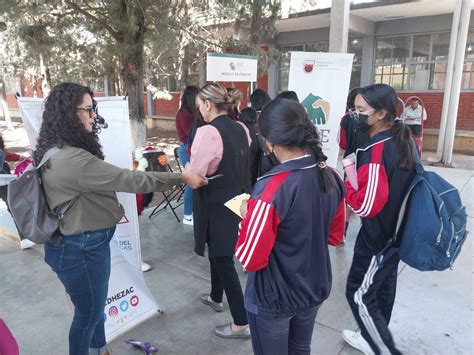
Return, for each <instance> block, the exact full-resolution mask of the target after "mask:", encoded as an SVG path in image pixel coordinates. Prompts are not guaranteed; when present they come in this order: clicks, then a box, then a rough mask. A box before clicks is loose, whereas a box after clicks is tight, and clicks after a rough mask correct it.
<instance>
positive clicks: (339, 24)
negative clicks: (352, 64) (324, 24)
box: [329, 0, 350, 53]
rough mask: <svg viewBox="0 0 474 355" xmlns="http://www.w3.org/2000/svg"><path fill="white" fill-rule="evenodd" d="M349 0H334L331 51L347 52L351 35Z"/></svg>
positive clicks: (330, 39) (330, 37) (332, 4)
mask: <svg viewBox="0 0 474 355" xmlns="http://www.w3.org/2000/svg"><path fill="white" fill-rule="evenodd" d="M349 11H350V1H349V0H332V3H331V27H330V29H329V52H336V53H347V39H348V37H349Z"/></svg>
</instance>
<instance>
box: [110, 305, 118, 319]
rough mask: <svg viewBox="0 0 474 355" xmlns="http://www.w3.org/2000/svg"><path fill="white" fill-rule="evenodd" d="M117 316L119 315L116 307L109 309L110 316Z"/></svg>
mask: <svg viewBox="0 0 474 355" xmlns="http://www.w3.org/2000/svg"><path fill="white" fill-rule="evenodd" d="M116 315H118V308H117V307H115V306H112V307H110V308H109V316H111V317H115V316H116Z"/></svg>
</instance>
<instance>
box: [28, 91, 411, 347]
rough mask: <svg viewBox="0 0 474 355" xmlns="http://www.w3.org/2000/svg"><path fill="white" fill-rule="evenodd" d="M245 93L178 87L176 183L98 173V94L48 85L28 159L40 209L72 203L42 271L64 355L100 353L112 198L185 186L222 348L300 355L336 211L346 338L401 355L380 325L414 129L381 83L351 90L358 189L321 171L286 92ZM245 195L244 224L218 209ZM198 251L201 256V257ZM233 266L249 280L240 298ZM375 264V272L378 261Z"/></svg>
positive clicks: (348, 126) (316, 144) (321, 291)
mask: <svg viewBox="0 0 474 355" xmlns="http://www.w3.org/2000/svg"><path fill="white" fill-rule="evenodd" d="M241 100H242V93H241V92H240V91H239V90H237V89H235V88H230V89H229V88H225V87H224V86H222V85H221V84H219V83H215V82H211V83H208V84H206V85H205V86H203V87H202V88H198V87H195V86H188V87H187V88H186V89H185V90H184V92H183V95H182V99H181V108H180V109H179V111H178V114H177V117H176V127H177V131H178V135H179V140H180V147H179V158H180V160H181V163H182V164H183V165H185V169H184V171H183V173H182V174H173V173H157V172H139V171H135V172H132V171H129V170H126V169H120V168H117V167H115V166H113V165H111V164H108V163H106V162H104V160H103V159H104V156H103V153H102V147H101V145H100V142H99V138H98V132H97V131H96V130H95V128H94V127H95V125H94V121H95V118H96V115H97V108H96V103H95V101H94V93H93V92H92V91H91V90H90V89H89V88H87V87H84V86H82V85H78V84H72V83H63V84H60V85H57V86H56V87H54V88H53V89H52V90H51V93H50V94H49V96H48V97H47V99H46V100H45V105H44V113H43V121H42V126H41V130H40V134H39V140H38V145H37V147H36V150H35V153H34V161H35V163H36V164H39V163H40V161H41V160H42V158H43V157H44V155H45V154H46V153H47V152H48V151H49V150H50V149H51V148H52V147H59V148H60V149H59V152H57V153H56V154H54V155H53V157H52V158H51V159H50V161H49V162H48V163H47V164H46V166H45V167H44V168H42V171H41V174H42V180H43V184H44V189H45V194H46V198H47V201H48V204H49V206H50V207H51V208H52V209H54V208H57V207H59V206H62V205H64V204H65V203H69V204H70V207H69V208H68V210H67V212H66V213H65V215H64V218H63V219H61V221H60V229H59V230H58V231H57V233H56V234H55V235H54V236H53V238H52V239H51V240H50V241H49V242H47V243H46V244H45V261H46V263H47V264H48V265H49V266H50V267H51V269H52V270H53V271H54V272H55V273H56V274H57V276H58V279H59V281H60V282H61V283H62V284H63V285H64V288H65V290H66V292H67V293H68V295H69V296H70V298H71V301H72V303H73V304H74V307H75V311H74V317H73V321H72V324H71V328H70V333H69V351H70V354H74V355H85V354H108V351H107V346H106V340H105V331H104V317H103V313H104V305H105V299H106V297H107V290H108V280H109V276H110V248H109V242H110V240H111V238H112V236H113V234H114V230H115V225H116V224H117V223H118V221H119V220H120V219H121V218H122V216H123V213H124V211H123V208H122V206H120V204H119V203H118V200H117V197H116V192H118V191H123V192H132V193H146V192H151V191H160V190H165V189H168V188H170V186H173V185H176V184H179V183H181V182H185V183H186V184H187V188H186V192H185V198H184V219H183V223H186V224H192V225H193V228H194V238H195V248H194V251H195V253H196V254H197V255H199V256H205V251H206V250H207V257H208V258H209V265H210V275H211V289H210V290H209V291H208V292H206V293H204V294H202V295H201V296H200V301H201V302H202V303H203V304H205V305H207V306H209V307H210V308H211V309H213V310H214V311H216V312H221V311H223V310H224V305H223V295H224V293H225V295H226V298H227V301H228V304H229V309H230V313H231V316H232V321H231V322H229V323H227V324H224V325H217V326H216V327H215V329H214V333H215V334H216V335H217V336H220V337H223V338H229V339H232V338H251V340H252V347H253V351H254V353H255V354H289V353H291V354H309V353H310V345H311V338H312V334H313V328H314V324H315V318H316V315H317V312H318V310H319V308H320V306H321V305H322V304H323V302H324V301H325V300H326V299H327V298H328V297H329V295H330V290H331V283H332V275H331V263H330V256H329V249H328V248H329V247H328V246H329V245H332V246H335V245H339V244H341V242H343V236H344V230H345V219H346V213H345V208H346V204H347V206H349V208H350V209H351V210H352V211H353V212H354V213H355V214H357V215H358V216H360V217H361V228H360V230H359V233H358V236H357V240H356V244H355V249H354V257H353V262H352V266H351V269H350V271H349V276H348V280H347V291H346V295H347V300H348V302H349V305H350V307H351V310H352V312H353V314H354V317H355V319H356V321H357V323H358V325H359V328H360V329H361V332H352V331H349V330H345V331H343V333H342V336H343V338H344V339H345V340H346V341H347V342H348V343H349V344H350V345H352V346H354V347H355V348H357V349H359V350H361V351H362V352H364V353H365V354H372V353H375V354H382V353H392V354H398V353H400V352H399V351H398V350H397V348H396V346H395V343H394V340H393V338H392V336H391V333H390V331H389V330H388V325H389V322H390V318H391V313H392V308H393V304H394V300H395V291H396V280H397V266H398V262H399V258H398V256H397V254H396V253H393V251H392V250H390V248H388V249H387V248H386V244H387V241H388V240H389V239H390V238H391V237H392V232H393V229H394V225H395V221H396V216H397V212H398V209H399V207H400V204H401V199H402V197H403V196H404V195H405V192H406V189H407V187H408V184H409V182H410V180H411V178H412V177H413V175H414V162H415V160H416V159H417V156H416V151H415V150H416V149H415V147H414V144H413V142H412V139H411V133H410V129H409V128H408V127H407V126H405V125H404V124H403V123H402V122H401V121H400V120H398V119H397V105H398V101H397V95H396V93H395V91H394V90H393V89H392V88H391V87H389V86H388V85H385V84H375V85H370V86H367V87H364V88H360V89H357V90H353V91H352V92H351V93H350V94H349V98H348V104H347V109H348V111H347V114H346V115H345V116H344V117H343V119H342V120H341V139H340V144H341V147H342V148H343V149H345V150H346V154H345V155H350V154H352V153H355V154H356V155H357V163H356V164H357V166H356V169H357V185H358V186H357V187H354V186H353V185H351V183H350V182H349V181H347V180H346V181H343V179H342V178H341V177H340V176H339V174H338V173H337V172H336V171H335V170H334V168H332V167H330V166H328V164H327V163H326V160H327V157H326V156H325V155H324V153H323V149H322V144H321V140H320V137H319V134H318V131H317V128H316V127H315V126H314V125H313V124H312V123H311V122H310V120H309V119H308V115H307V112H306V111H305V109H304V107H303V106H302V105H301V104H300V103H299V102H298V97H297V95H296V93H295V92H291V91H287V92H282V93H280V94H279V95H278V97H277V98H275V99H274V100H271V98H270V97H269V95H268V94H267V93H266V92H265V91H263V90H261V89H257V90H255V91H254V92H253V93H252V95H251V96H250V103H251V106H250V107H248V108H244V109H243V110H242V111H240V101H241ZM242 193H249V194H250V198H249V199H248V200H246V201H244V202H243V204H242V206H241V215H242V217H243V218H242V219H241V218H239V217H238V216H237V215H236V214H235V213H233V212H232V211H231V210H230V209H227V208H224V207H223V204H224V203H225V202H226V201H228V200H229V199H231V198H232V197H234V196H236V195H240V194H242ZM206 246H207V249H206ZM234 256H235V257H236V259H237V260H238V261H239V262H240V263H241V264H242V266H243V268H244V269H245V270H246V272H247V284H246V287H245V292H243V291H242V289H241V285H240V282H239V278H238V275H237V272H236V269H235V265H234ZM382 259H383V262H380V261H381V260H382Z"/></svg>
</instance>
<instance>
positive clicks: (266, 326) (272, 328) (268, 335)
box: [248, 306, 319, 355]
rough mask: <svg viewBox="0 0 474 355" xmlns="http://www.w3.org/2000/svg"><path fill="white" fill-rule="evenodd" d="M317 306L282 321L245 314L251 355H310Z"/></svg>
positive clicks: (283, 318)
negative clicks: (250, 341)
mask: <svg viewBox="0 0 474 355" xmlns="http://www.w3.org/2000/svg"><path fill="white" fill-rule="evenodd" d="M318 309H319V306H316V307H312V308H308V309H305V310H303V311H299V312H295V314H294V315H292V316H288V317H282V318H274V317H267V316H263V315H256V314H253V313H250V312H249V313H248V317H249V325H250V333H251V334H252V348H253V352H254V354H255V355H288V354H291V355H296V354H298V355H303V354H310V353H311V338H312V337H313V329H314V323H315V319H316V314H317V313H318Z"/></svg>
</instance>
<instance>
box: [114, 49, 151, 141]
mask: <svg viewBox="0 0 474 355" xmlns="http://www.w3.org/2000/svg"><path fill="white" fill-rule="evenodd" d="M129 49H130V50H129V51H126V52H125V53H123V54H122V57H121V73H120V74H121V77H122V80H123V85H124V90H125V93H126V94H127V95H128V105H129V112H130V121H131V122H133V123H134V124H135V122H134V121H137V123H141V125H140V124H136V130H135V135H134V137H132V139H133V140H134V142H135V146H138V145H142V144H145V126H144V125H143V122H144V120H145V108H144V103H143V100H144V96H143V41H142V45H141V46H140V45H136V44H135V45H134V46H133V47H132V48H129Z"/></svg>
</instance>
